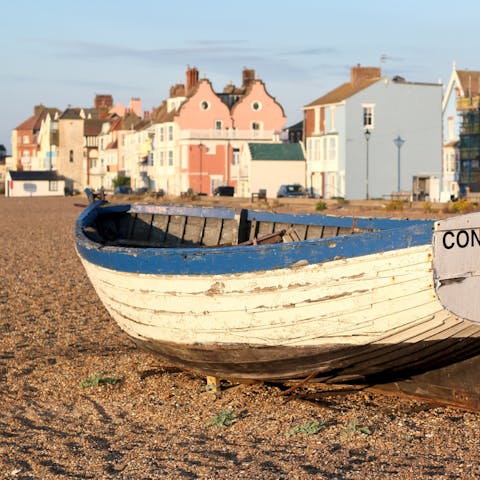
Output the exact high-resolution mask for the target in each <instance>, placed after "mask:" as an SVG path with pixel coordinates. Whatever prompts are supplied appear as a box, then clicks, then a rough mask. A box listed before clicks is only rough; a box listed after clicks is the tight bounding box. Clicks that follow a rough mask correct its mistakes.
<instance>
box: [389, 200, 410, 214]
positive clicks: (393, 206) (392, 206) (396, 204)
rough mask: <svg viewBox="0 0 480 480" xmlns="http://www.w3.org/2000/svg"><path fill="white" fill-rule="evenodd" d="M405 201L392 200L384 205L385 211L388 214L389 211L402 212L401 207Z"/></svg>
mask: <svg viewBox="0 0 480 480" xmlns="http://www.w3.org/2000/svg"><path fill="white" fill-rule="evenodd" d="M405 203H406V202H405V201H404V200H392V201H391V202H389V203H387V204H386V205H385V208H386V209H387V211H388V212H391V211H394V210H395V211H400V212H401V211H403V207H404V206H405Z"/></svg>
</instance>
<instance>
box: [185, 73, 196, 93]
mask: <svg viewBox="0 0 480 480" xmlns="http://www.w3.org/2000/svg"><path fill="white" fill-rule="evenodd" d="M197 83H198V70H197V68H196V67H188V68H187V84H186V87H187V88H186V92H185V93H186V94H187V95H188V94H189V93H190V90H192V88H194V87H195V85H197Z"/></svg>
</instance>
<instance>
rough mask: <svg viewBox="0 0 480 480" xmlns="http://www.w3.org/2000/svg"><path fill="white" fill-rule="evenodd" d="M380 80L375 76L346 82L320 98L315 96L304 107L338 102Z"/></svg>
mask: <svg viewBox="0 0 480 480" xmlns="http://www.w3.org/2000/svg"><path fill="white" fill-rule="evenodd" d="M379 80H380V78H379V77H375V78H363V79H359V80H357V81H356V82H355V83H352V82H347V83H344V84H342V85H340V86H339V87H337V88H334V89H333V90H331V91H330V92H328V93H327V94H325V95H323V96H322V97H320V98H317V99H316V100H314V101H313V102H311V103H309V104H308V105H306V106H305V107H306V108H308V107H314V106H317V105H328V104H330V103H339V102H342V101H343V100H345V99H347V98H349V97H351V96H352V95H355V94H356V93H358V92H360V91H362V90H365V89H366V88H367V87H369V86H370V85H373V84H374V83H377V82H378V81H379Z"/></svg>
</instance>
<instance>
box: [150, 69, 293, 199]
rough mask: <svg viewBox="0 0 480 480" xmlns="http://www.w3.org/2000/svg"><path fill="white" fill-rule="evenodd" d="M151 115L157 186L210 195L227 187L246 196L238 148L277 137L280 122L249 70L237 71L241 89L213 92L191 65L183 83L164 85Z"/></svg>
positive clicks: (281, 117) (273, 102) (280, 111)
mask: <svg viewBox="0 0 480 480" xmlns="http://www.w3.org/2000/svg"><path fill="white" fill-rule="evenodd" d="M152 119H153V121H154V123H155V142H154V144H155V149H154V152H153V158H154V167H155V168H154V174H153V175H155V177H156V178H155V179H153V180H154V184H155V186H156V188H157V189H158V188H162V189H164V190H165V191H166V192H167V193H170V194H174V195H178V194H180V193H181V192H185V191H188V190H189V189H191V190H192V191H194V192H198V193H205V194H208V195H211V194H212V193H213V192H214V191H215V188H216V187H219V186H223V185H229V186H233V187H235V190H236V192H237V194H241V195H242V196H243V195H245V196H247V195H250V192H249V175H248V171H247V170H245V169H244V170H245V171H242V170H241V168H240V166H239V159H240V156H241V153H242V151H243V150H244V149H245V148H247V144H248V143H249V142H250V143H251V142H256V141H258V142H263V143H265V142H273V141H278V135H279V132H280V131H281V129H282V128H283V126H284V124H285V120H286V118H285V114H284V111H283V108H282V107H281V105H280V104H279V103H278V102H277V101H276V100H275V98H273V97H272V96H270V95H269V94H268V92H267V91H266V88H265V85H264V83H263V82H262V81H261V80H258V79H256V78H255V72H254V71H253V70H247V69H245V70H244V71H243V79H242V86H241V87H238V88H237V87H235V86H234V85H231V84H230V85H227V86H226V87H225V88H224V90H223V92H221V93H217V92H215V91H214V89H213V86H212V84H211V82H210V80H208V79H206V78H203V79H199V74H198V70H197V69H196V68H195V67H192V68H188V69H187V75H186V83H185V85H183V84H179V85H175V86H174V87H172V88H171V89H170V97H169V98H168V99H167V100H166V101H165V102H164V103H163V104H162V106H161V107H160V108H158V109H157V110H156V111H154V112H153V113H152Z"/></svg>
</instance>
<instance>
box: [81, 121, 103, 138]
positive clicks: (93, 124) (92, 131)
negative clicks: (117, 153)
mask: <svg viewBox="0 0 480 480" xmlns="http://www.w3.org/2000/svg"><path fill="white" fill-rule="evenodd" d="M102 125H103V120H98V119H96V118H95V119H94V118H87V119H86V120H85V122H84V124H83V134H84V135H85V136H86V137H96V136H97V135H100V133H101V132H102Z"/></svg>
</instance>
